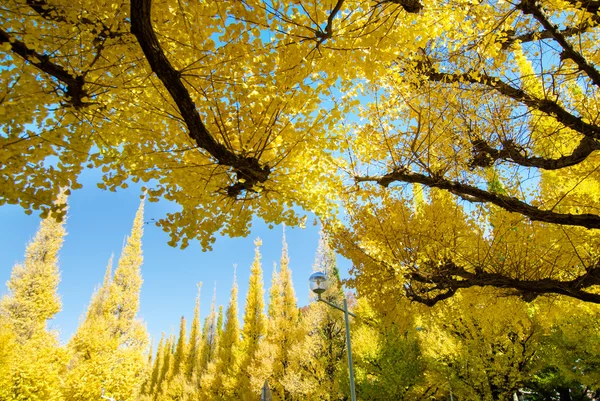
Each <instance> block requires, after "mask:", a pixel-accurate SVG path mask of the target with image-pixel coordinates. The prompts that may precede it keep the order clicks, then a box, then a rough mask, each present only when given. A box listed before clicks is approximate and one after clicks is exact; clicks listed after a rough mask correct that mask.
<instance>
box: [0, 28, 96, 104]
mask: <svg viewBox="0 0 600 401" xmlns="http://www.w3.org/2000/svg"><path fill="white" fill-rule="evenodd" d="M0 43H9V44H10V47H11V50H12V51H13V52H14V53H15V54H17V55H19V56H20V57H22V58H23V59H25V60H26V61H27V62H29V63H31V64H32V65H34V66H36V67H37V68H38V69H40V70H41V71H43V72H45V73H46V74H48V75H51V76H53V77H54V78H56V79H57V80H58V81H60V82H61V83H63V84H64V85H65V86H66V89H65V90H64V92H65V94H66V95H67V96H68V97H69V99H68V101H69V103H70V104H71V105H73V107H75V108H81V107H83V106H85V102H84V99H85V98H86V97H87V92H86V91H85V89H84V88H83V86H84V84H85V81H84V78H83V76H81V75H73V74H72V73H70V72H69V71H67V70H66V69H65V68H64V67H62V66H60V65H58V64H54V63H53V62H52V61H50V57H48V56H46V55H44V54H39V53H37V52H35V51H34V50H32V49H30V48H29V47H27V45H25V43H23V42H21V41H19V40H17V39H15V38H13V37H11V36H10V35H9V34H8V33H7V32H6V31H4V30H2V29H0Z"/></svg>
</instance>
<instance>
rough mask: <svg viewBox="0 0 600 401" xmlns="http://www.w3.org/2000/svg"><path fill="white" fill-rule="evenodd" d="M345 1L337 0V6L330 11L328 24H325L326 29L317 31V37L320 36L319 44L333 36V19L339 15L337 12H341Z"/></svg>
mask: <svg viewBox="0 0 600 401" xmlns="http://www.w3.org/2000/svg"><path fill="white" fill-rule="evenodd" d="M344 1H345V0H338V1H337V3H336V4H335V7H333V10H331V13H329V16H328V17H327V25H325V29H324V30H323V31H316V32H315V34H316V36H317V38H319V44H321V43H323V42H324V41H325V40H327V39H329V38H330V37H331V36H333V20H334V19H335V16H336V15H337V13H339V12H340V10H341V9H342V5H343V4H344Z"/></svg>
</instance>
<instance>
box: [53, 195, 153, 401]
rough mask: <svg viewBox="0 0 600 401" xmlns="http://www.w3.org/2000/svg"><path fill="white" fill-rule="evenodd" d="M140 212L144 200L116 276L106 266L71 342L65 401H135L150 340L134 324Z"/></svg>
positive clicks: (137, 323) (138, 285) (138, 281)
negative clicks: (107, 399) (106, 400)
mask: <svg viewBox="0 0 600 401" xmlns="http://www.w3.org/2000/svg"><path fill="white" fill-rule="evenodd" d="M143 213H144V204H143V201H142V203H141V204H140V207H139V209H138V211H137V213H136V216H135V219H134V223H133V228H132V231H131V235H130V236H129V237H128V239H127V242H126V245H125V247H124V248H123V252H122V255H121V258H120V259H119V263H118V266H117V269H116V270H115V273H114V276H113V277H112V278H111V277H110V270H111V268H110V263H109V267H108V268H107V274H106V275H105V279H104V284H103V286H102V287H101V288H100V289H99V290H98V291H97V292H96V293H95V294H94V296H93V298H92V301H91V303H90V307H89V308H88V312H87V314H86V317H85V319H84V320H83V322H82V323H81V325H80V326H79V328H78V329H77V332H76V334H75V336H74V337H73V338H72V339H71V341H70V342H69V348H70V349H71V350H72V351H73V353H74V355H73V358H72V360H71V363H70V366H71V369H70V371H69V374H68V375H67V379H66V385H65V391H64V393H65V397H66V398H67V399H68V400H84V401H85V400H97V399H99V398H100V396H101V394H102V391H103V389H104V391H105V393H106V394H107V395H108V396H112V397H114V398H116V399H120V400H122V401H126V400H133V399H135V398H136V397H137V395H138V392H139V391H140V387H141V384H142V383H143V382H144V379H145V377H144V372H145V363H146V361H145V359H146V358H145V350H146V344H147V337H148V336H147V333H146V328H145V327H144V325H143V324H142V322H140V321H139V320H137V319H136V314H137V311H138V306H139V295H140V288H141V284H142V278H141V273H140V267H141V263H142V260H143V259H142V242H141V239H142V233H143ZM82 378H85V380H83V379H82Z"/></svg>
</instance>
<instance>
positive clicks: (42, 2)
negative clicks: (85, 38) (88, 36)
mask: <svg viewBox="0 0 600 401" xmlns="http://www.w3.org/2000/svg"><path fill="white" fill-rule="evenodd" d="M27 5H28V6H29V7H31V8H32V9H33V10H34V11H35V12H36V13H38V14H39V15H40V16H41V17H42V18H44V19H46V20H48V21H54V22H65V23H69V24H73V25H78V24H84V25H89V26H91V27H94V28H93V30H92V33H95V32H94V31H96V32H97V28H98V27H101V29H100V32H99V34H98V39H108V38H117V37H119V36H121V35H123V33H124V32H114V31H112V30H111V29H110V28H109V27H108V26H106V24H104V22H102V21H100V20H91V19H89V18H88V17H81V18H78V19H76V20H71V19H69V17H68V16H67V15H66V14H65V13H64V12H63V11H61V10H59V9H58V8H56V7H54V6H52V5H50V4H48V2H47V1H46V0H27Z"/></svg>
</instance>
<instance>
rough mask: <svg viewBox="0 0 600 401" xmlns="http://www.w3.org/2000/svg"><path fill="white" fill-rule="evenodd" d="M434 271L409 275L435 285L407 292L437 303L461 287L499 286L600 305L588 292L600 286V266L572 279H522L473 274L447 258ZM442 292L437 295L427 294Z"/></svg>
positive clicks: (419, 299)
mask: <svg viewBox="0 0 600 401" xmlns="http://www.w3.org/2000/svg"><path fill="white" fill-rule="evenodd" d="M436 270H437V272H436V273H433V274H427V273H422V272H419V271H415V272H412V273H410V274H409V275H408V278H409V279H410V280H413V281H415V282H417V283H421V284H429V285H433V287H430V288H423V289H421V290H420V291H415V290H413V289H411V292H409V293H408V294H407V295H408V296H409V297H411V299H413V300H414V301H416V302H420V303H424V304H425V305H428V306H433V305H434V304H435V303H437V302H439V301H441V300H443V299H446V298H449V297H451V296H452V295H453V294H454V293H455V292H456V291H457V290H458V289H461V288H469V287H485V286H490V287H495V288H507V289H515V290H517V291H518V292H519V293H520V295H521V296H522V297H523V298H524V299H525V300H526V301H532V300H533V299H535V298H536V297H537V296H539V295H545V294H560V295H565V296H568V297H572V298H576V299H579V300H582V301H585V302H592V303H596V304H600V294H595V293H592V292H588V291H585V289H586V288H589V287H592V286H597V285H600V267H599V266H594V267H590V268H589V269H588V270H587V271H586V272H585V273H584V274H583V275H581V276H579V277H577V278H574V279H572V280H568V281H561V280H555V279H550V278H544V279H541V280H519V279H514V278H510V277H506V276H503V275H501V274H497V273H486V272H484V271H479V272H477V273H472V272H469V271H467V270H465V269H464V268H463V267H460V266H457V265H456V264H455V263H454V262H453V261H451V260H447V261H445V262H444V263H443V264H442V265H441V266H439V267H437V268H436ZM437 290H440V291H442V292H441V293H438V294H436V295H435V296H433V297H428V296H427V293H429V292H432V291H437Z"/></svg>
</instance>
